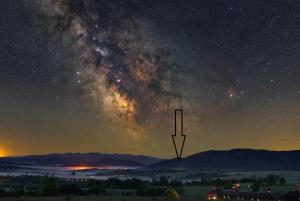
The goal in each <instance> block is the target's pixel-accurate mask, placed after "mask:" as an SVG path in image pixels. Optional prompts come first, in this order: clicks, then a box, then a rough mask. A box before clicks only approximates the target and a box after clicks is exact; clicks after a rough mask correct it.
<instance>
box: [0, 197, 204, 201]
mask: <svg viewBox="0 0 300 201" xmlns="http://www.w3.org/2000/svg"><path fill="white" fill-rule="evenodd" d="M0 200H1V201H172V200H174V198H173V199H171V198H166V197H122V196H84V197H80V196H76V197H19V198H0ZM176 200H178V201H181V200H184V201H202V200H201V199H199V198H183V199H176ZM203 201H205V199H203Z"/></svg>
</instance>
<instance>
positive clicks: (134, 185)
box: [0, 175, 295, 201]
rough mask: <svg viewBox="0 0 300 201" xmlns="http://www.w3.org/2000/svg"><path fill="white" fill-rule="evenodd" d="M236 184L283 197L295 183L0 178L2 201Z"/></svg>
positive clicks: (192, 194) (131, 196) (120, 196)
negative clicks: (269, 191)
mask: <svg viewBox="0 0 300 201" xmlns="http://www.w3.org/2000/svg"><path fill="white" fill-rule="evenodd" d="M236 183H239V184H240V185H241V188H244V190H245V189H246V188H247V190H249V191H252V192H258V191H266V190H268V189H272V191H273V192H274V193H276V194H277V195H280V197H283V196H284V195H285V194H286V193H287V192H289V191H291V190H292V189H293V188H294V187H295V185H294V184H293V185H291V184H286V181H285V178H283V177H280V176H276V175H268V176H266V177H259V178H256V177H244V178H241V179H225V178H223V179H221V178H217V179H208V178H203V179H201V180H198V181H190V182H181V181H180V180H176V179H170V178H168V177H165V176H162V177H160V178H159V179H153V180H152V181H145V180H141V179H136V178H134V179H125V180H121V179H118V178H110V179H107V180H93V179H87V180H74V179H59V178H54V177H51V176H19V177H11V176H6V177H0V200H1V201H96V200H97V201H160V200H162V201H167V200H174V199H175V198H176V199H177V200H181V199H184V200H186V201H189V200H190V201H193V200H197V201H201V200H206V197H207V192H208V191H210V190H211V188H212V187H218V188H222V189H232V188H234V185H235V184H236Z"/></svg>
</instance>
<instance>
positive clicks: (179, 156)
mask: <svg viewBox="0 0 300 201" xmlns="http://www.w3.org/2000/svg"><path fill="white" fill-rule="evenodd" d="M174 112H175V135H172V139H173V144H174V147H175V151H176V156H177V161H178V162H179V161H180V160H181V155H182V151H183V147H184V143H185V139H186V135H184V134H183V109H175V111H174ZM177 112H180V117H181V129H180V131H181V135H180V136H181V137H183V142H182V145H181V150H180V154H178V150H177V147H176V143H175V139H174V138H175V137H176V136H177V124H176V123H177V115H176V114H177Z"/></svg>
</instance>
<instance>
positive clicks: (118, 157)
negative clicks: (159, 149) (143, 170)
mask: <svg viewBox="0 0 300 201" xmlns="http://www.w3.org/2000/svg"><path fill="white" fill-rule="evenodd" d="M159 161H161V159H158V158H154V157H149V156H143V155H129V154H102V153H61V154H48V155H30V156H20V157H4V158H0V163H1V164H10V165H12V164H14V165H39V166H79V165H88V166H97V165H109V166H113V164H116V166H126V165H128V166H135V165H138V164H139V167H140V166H145V165H150V164H153V163H157V162H159ZM105 162H107V163H108V164H105ZM122 162H123V163H124V165H121V163H122ZM125 164H126V165H125Z"/></svg>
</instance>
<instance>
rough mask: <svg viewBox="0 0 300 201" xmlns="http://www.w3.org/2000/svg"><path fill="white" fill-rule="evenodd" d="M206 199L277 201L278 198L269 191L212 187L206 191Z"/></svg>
mask: <svg viewBox="0 0 300 201" xmlns="http://www.w3.org/2000/svg"><path fill="white" fill-rule="evenodd" d="M207 199H208V200H224V199H225V200H226V199H228V200H257V201H279V198H277V196H275V195H274V194H273V193H271V192H251V191H239V190H235V189H232V190H220V189H212V190H211V191H209V192H208V193H207Z"/></svg>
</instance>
